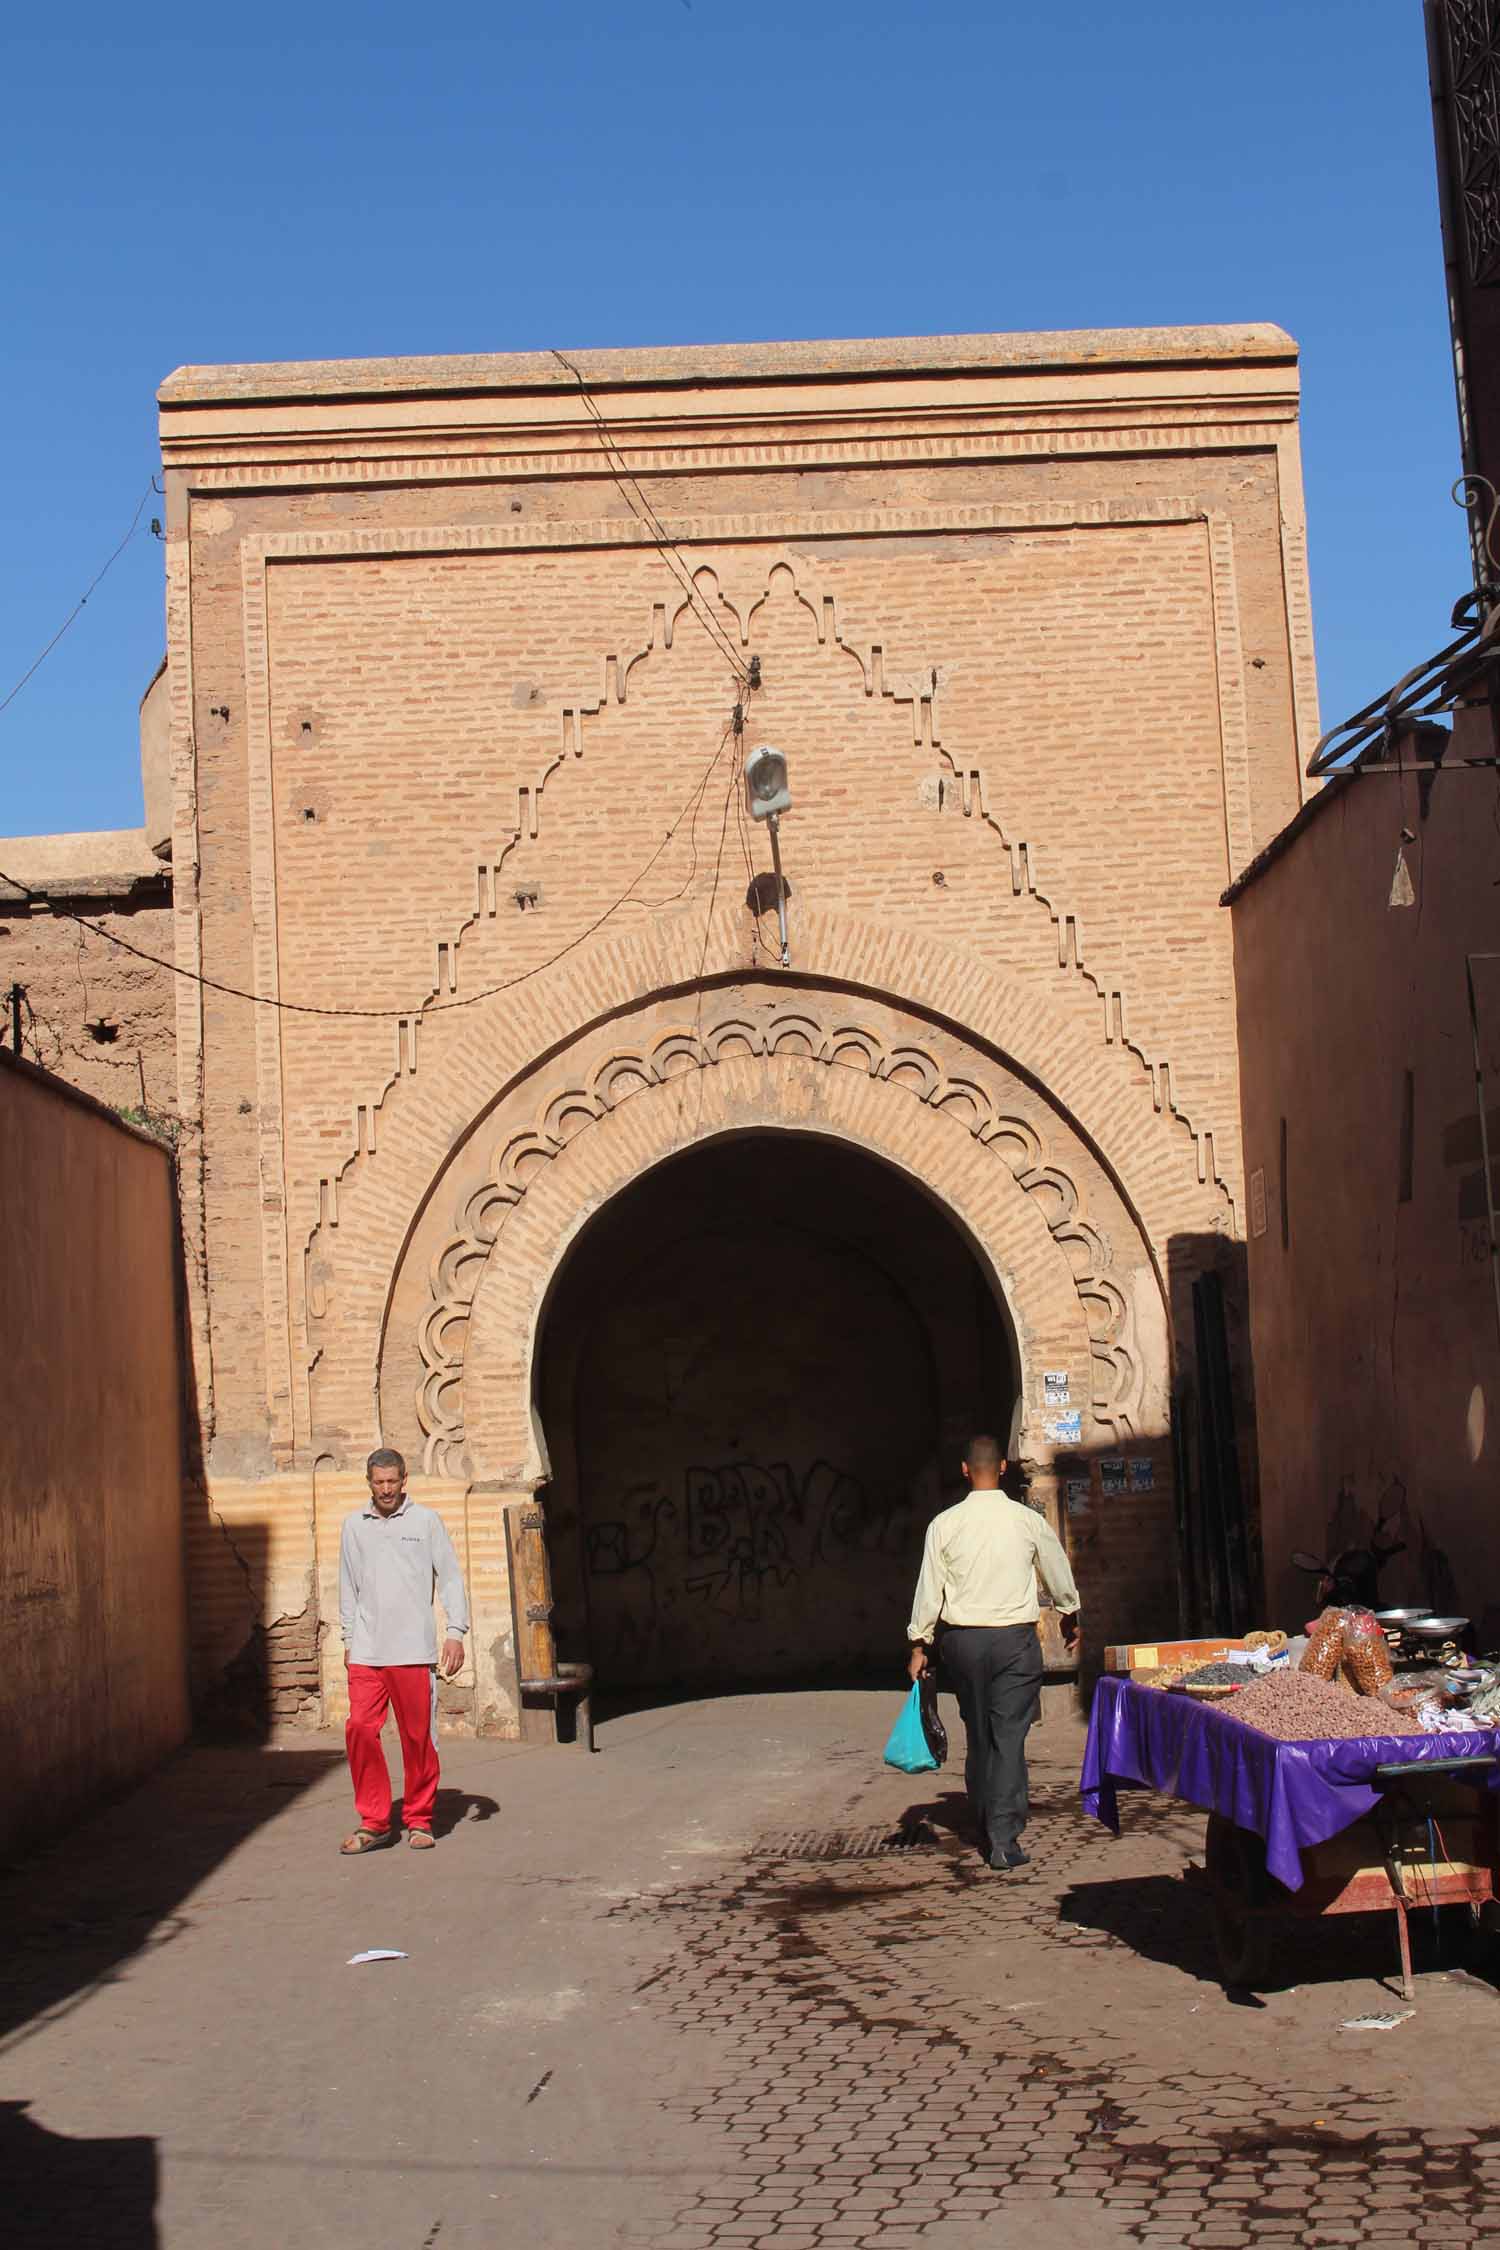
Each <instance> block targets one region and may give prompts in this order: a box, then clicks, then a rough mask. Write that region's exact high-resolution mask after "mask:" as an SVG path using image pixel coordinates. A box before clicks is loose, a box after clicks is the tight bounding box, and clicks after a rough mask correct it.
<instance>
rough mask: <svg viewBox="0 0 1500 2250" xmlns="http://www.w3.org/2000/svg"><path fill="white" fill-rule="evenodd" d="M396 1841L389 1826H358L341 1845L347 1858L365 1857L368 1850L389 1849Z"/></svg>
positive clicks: (340, 1847)
mask: <svg viewBox="0 0 1500 2250" xmlns="http://www.w3.org/2000/svg"><path fill="white" fill-rule="evenodd" d="M395 1841H396V1839H395V1837H394V1836H393V1835H392V1833H391V1831H390V1829H389V1828H356V1829H355V1831H354V1834H353V1835H352V1836H346V1837H345V1838H344V1841H343V1842H342V1843H341V1844H340V1846H339V1851H340V1853H341V1855H342V1856H343V1858H345V1859H363V1857H364V1855H365V1853H366V1852H383V1851H388V1850H389V1849H390V1847H391V1845H392V1844H394V1842H395Z"/></svg>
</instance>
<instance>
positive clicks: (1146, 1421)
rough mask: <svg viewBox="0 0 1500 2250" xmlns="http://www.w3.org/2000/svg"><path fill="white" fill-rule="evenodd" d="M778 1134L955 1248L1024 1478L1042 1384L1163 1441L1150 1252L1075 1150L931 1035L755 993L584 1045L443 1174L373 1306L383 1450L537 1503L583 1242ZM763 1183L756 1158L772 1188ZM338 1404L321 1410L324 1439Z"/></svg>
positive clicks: (1040, 1454) (676, 1006) (657, 1015)
mask: <svg viewBox="0 0 1500 2250" xmlns="http://www.w3.org/2000/svg"><path fill="white" fill-rule="evenodd" d="M783 1131H785V1132H792V1133H802V1134H818V1135H822V1136H826V1137H831V1138H834V1139H837V1140H842V1141H845V1142H847V1143H849V1144H851V1145H853V1146H856V1147H858V1148H860V1149H862V1150H864V1151H865V1152H867V1153H870V1154H873V1155H874V1156H876V1157H877V1158H879V1159H881V1160H882V1161H884V1162H887V1163H889V1164H892V1165H894V1166H895V1167H896V1168H898V1169H899V1170H901V1171H903V1172H904V1173H906V1174H908V1175H909V1176H910V1177H912V1178H914V1179H915V1180H917V1181H918V1182H919V1183H920V1184H921V1185H922V1186H923V1187H924V1189H925V1190H926V1192H927V1193H928V1194H930V1195H932V1196H933V1197H934V1198H935V1199H936V1200H937V1201H938V1202H939V1203H940V1204H941V1205H942V1207H943V1208H944V1209H945V1211H946V1212H947V1214H948V1216H949V1217H950V1219H951V1220H952V1221H953V1223H954V1224H955V1226H956V1227H957V1228H958V1230H959V1231H960V1232H961V1233H962V1234H963V1235H964V1236H965V1237H966V1238H967V1240H968V1241H969V1243H970V1246H971V1247H972V1248H973V1249H974V1251H975V1253H976V1255H977V1256H978V1258H979V1260H980V1263H981V1266H982V1267H983V1268H984V1269H985V1270H986V1272H987V1274H988V1276H989V1279H990V1282H991V1286H992V1287H993V1288H994V1290H995V1293H996V1296H997V1298H998V1299H999V1300H1000V1302H1001V1303H1002V1304H1003V1305H1004V1307H1005V1309H1006V1311H1007V1313H1008V1315H1009V1318H1010V1322H1011V1326H1012V1328H1013V1331H1014V1333H1015V1337H1016V1342H1017V1349H1018V1355H1019V1359H1020V1363H1021V1374H1022V1389H1023V1399H1024V1402H1025V1406H1024V1411H1025V1423H1024V1428H1023V1438H1022V1452H1023V1455H1024V1456H1025V1457H1026V1458H1027V1459H1029V1460H1031V1461H1033V1462H1036V1463H1038V1464H1045V1463H1046V1462H1047V1461H1048V1460H1050V1456H1051V1450H1052V1449H1051V1445H1050V1443H1049V1441H1048V1438H1047V1433H1046V1430H1045V1427H1044V1422H1043V1411H1042V1391H1043V1386H1042V1382H1041V1373H1040V1371H1041V1369H1042V1368H1043V1367H1046V1368H1053V1369H1056V1368H1066V1369H1067V1370H1068V1371H1069V1376H1070V1387H1071V1389H1072V1394H1073V1396H1074V1397H1075V1398H1078V1399H1079V1400H1081V1401H1087V1402H1088V1412H1089V1415H1090V1417H1091V1420H1092V1424H1093V1428H1092V1431H1091V1432H1090V1433H1088V1434H1089V1435H1091V1436H1092V1438H1093V1439H1094V1440H1095V1441H1098V1440H1101V1439H1102V1440H1104V1441H1105V1442H1109V1443H1119V1444H1123V1443H1125V1442H1126V1441H1127V1440H1130V1439H1132V1438H1135V1437H1139V1436H1142V1435H1148V1434H1155V1432H1156V1429H1157V1425H1158V1424H1160V1425H1161V1426H1162V1427H1164V1426H1165V1413H1166V1395H1167V1383H1168V1368H1167V1359H1168V1346H1167V1320H1166V1313H1165V1308H1164V1304H1163V1299H1162V1293H1161V1289H1160V1285H1159V1282H1158V1279H1157V1276H1156V1274H1155V1271H1154V1268H1153V1263H1152V1258H1151V1253H1150V1249H1149V1247H1148V1245H1147V1243H1146V1241H1145V1239H1144V1237H1143V1236H1142V1233H1141V1231H1140V1229H1139V1227H1138V1225H1137V1224H1136V1222H1135V1220H1134V1218H1133V1216H1132V1214H1131V1212H1130V1211H1129V1209H1128V1206H1127V1205H1126V1203H1125V1201H1124V1198H1123V1197H1122V1196H1121V1195H1120V1193H1119V1191H1118V1189H1117V1187H1116V1186H1115V1184H1114V1182H1113V1181H1112V1179H1111V1178H1110V1176H1109V1173H1108V1171H1107V1168H1106V1167H1105V1166H1104V1165H1103V1164H1102V1163H1101V1162H1100V1160H1099V1159H1098V1157H1097V1155H1095V1154H1094V1152H1092V1151H1091V1150H1090V1149H1089V1148H1088V1146H1087V1144H1086V1142H1085V1141H1084V1140H1083V1138H1082V1137H1081V1136H1080V1135H1079V1134H1078V1133H1077V1131H1076V1129H1073V1128H1071V1127H1070V1126H1069V1125H1068V1124H1067V1123H1066V1121H1064V1120H1062V1119H1061V1118H1059V1116H1058V1114H1057V1112H1056V1110H1055V1108H1054V1107H1053V1105H1052V1104H1051V1103H1050V1102H1049V1101H1048V1100H1047V1098H1046V1097H1045V1095H1043V1094H1042V1093H1041V1092H1040V1091H1039V1090H1038V1089H1037V1088H1035V1087H1032V1086H1030V1085H1028V1084H1027V1083H1026V1082H1025V1080H1024V1079H1023V1078H1021V1077H1020V1076H1018V1075H1017V1074H1015V1073H1013V1072H1011V1071H1009V1070H1007V1069H1006V1068H1005V1067H1004V1066H1003V1065H1000V1064H997V1063H996V1061H995V1060H994V1059H993V1058H992V1057H988V1056H985V1055H982V1054H979V1053H977V1052H976V1051H975V1050H974V1049H973V1048H972V1047H971V1046H970V1045H969V1044H968V1043H967V1042H965V1041H964V1040H962V1039H961V1038H959V1037H957V1036H956V1035H955V1034H954V1033H953V1032H952V1031H950V1030H945V1029H943V1028H941V1027H938V1026H936V1025H934V1024H931V1023H924V1022H922V1021H921V1020H920V1019H918V1018H916V1017H914V1016H912V1015H910V1014H909V1013H907V1012H905V1011H902V1010H900V1009H898V1008H893V1007H890V1006H887V1005H882V1004H881V1003H880V1002H878V1001H875V1000H872V999H871V998H869V997H868V996H866V997H864V998H863V1000H857V999H855V998H853V997H852V996H851V995H849V994H847V993H844V992H839V991H831V990H827V989H824V990H809V989H807V988H802V989H797V988H795V987H792V988H789V987H788V986H787V985H786V984H785V983H783V982H781V981H780V980H772V979H769V978H767V979H765V980H763V981H761V982H759V984H757V982H756V980H753V979H747V980H745V982H744V983H742V984H736V985H732V986H727V987H725V988H723V989H720V990H716V991H713V992H710V993H708V994H706V995H705V996H704V998H703V1002H702V1005H701V1007H695V1005H694V1002H693V999H692V997H691V996H681V995H679V996H674V997H673V998H672V999H670V1000H665V1001H663V1000H658V1001H656V1002H653V1003H650V1004H648V1005H647V1006H645V1007H643V1008H642V1009H641V1010H639V1011H638V1013H637V1014H636V1015H634V1016H633V1017H631V1018H629V1019H628V1020H626V1021H625V1022H619V1021H616V1022H613V1023H610V1024H606V1025H602V1026H599V1027H596V1028H595V1029H594V1030H593V1031H592V1032H590V1033H589V1034H587V1035H586V1036H584V1037H583V1038H581V1039H580V1040H578V1041H577V1042H575V1043H573V1044H572V1045H571V1046H570V1047H569V1048H567V1049H566V1050H565V1051H564V1052H563V1053H561V1054H559V1055H557V1056H555V1057H554V1058H553V1059H552V1060H551V1061H550V1062H549V1063H548V1064H547V1065H546V1066H545V1067H544V1068H542V1069H540V1070H538V1071H537V1072H535V1073H534V1074H531V1075H529V1076H528V1078H527V1079H526V1080H525V1081H524V1082H523V1083H522V1084H521V1085H519V1086H517V1087H516V1088H515V1089H513V1091H512V1093H511V1094H510V1096H509V1097H508V1098H507V1099H506V1100H505V1101H504V1102H502V1103H501V1104H500V1105H499V1106H498V1108H497V1109H495V1110H494V1111H492V1112H491V1113H490V1114H489V1115H488V1116H487V1117H486V1119H485V1120H484V1123H483V1126H482V1129H480V1130H478V1131H476V1133H475V1134H473V1135H472V1136H470V1137H469V1139H468V1141H467V1142H466V1144H465V1145H464V1146H463V1147H462V1148H461V1149H460V1150H458V1151H456V1152H455V1153H454V1155H453V1157H452V1158H451V1160H450V1163H449V1165H448V1166H447V1167H446V1168H445V1176H444V1177H443V1179H442V1180H441V1181H440V1182H439V1183H438V1184H437V1186H436V1188H435V1191H434V1193H433V1194H432V1195H431V1196H430V1197H429V1198H428V1200H427V1208H426V1210H425V1212H424V1214H423V1216H422V1219H421V1221H420V1223H419V1224H418V1225H417V1226H416V1227H415V1228H414V1229H413V1231H412V1233H411V1235H410V1237H409V1239H408V1241H407V1243H406V1245H405V1248H404V1251H403V1254H402V1257H401V1261H400V1268H399V1270H398V1273H397V1275H396V1278H395V1282H394V1285H393V1287H392V1290H391V1294H390V1300H389V1304H388V1308H387V1316H386V1320H385V1324H384V1336H383V1342H382V1348H381V1377H380V1394H379V1420H380V1428H381V1435H382V1437H383V1438H384V1439H386V1440H387V1441H389V1442H396V1443H401V1444H404V1445H406V1446H407V1447H409V1448H411V1449H413V1450H415V1449H416V1448H417V1447H420V1450H421V1454H422V1459H423V1465H424V1468H425V1469H426V1470H427V1471H428V1472H429V1473H436V1474H442V1475H448V1476H472V1477H475V1478H478V1479H479V1480H481V1481H484V1482H487V1483H496V1484H498V1485H500V1486H503V1487H504V1488H507V1489H513V1490H528V1489H533V1488H534V1487H535V1486H536V1485H537V1484H538V1483H540V1482H542V1481H545V1478H546V1476H547V1473H548V1469H547V1449H546V1441H545V1435H544V1433H543V1432H541V1430H540V1429H539V1428H538V1426H537V1423H536V1419H535V1413H534V1408H533V1392H534V1378H535V1369H536V1354H537V1350H538V1348H539V1339H540V1337H541V1334H542V1332H543V1328H544V1321H545V1304H546V1300H547V1297H548V1294H549V1292H550V1290H551V1287H552V1285H553V1282H554V1281H555V1279H556V1276H557V1274H558V1272H559V1270H560V1268H561V1265H562V1263H563V1261H564V1259H565V1257H566V1255H567V1252H568V1250H569V1248H570V1247H571V1245H572V1243H573V1242H574V1241H575V1239H576V1238H577V1236H578V1234H579V1233H580V1232H581V1231H582V1229H583V1228H584V1227H585V1226H586V1225H587V1224H588V1222H589V1220H590V1219H591V1218H592V1217H593V1216H594V1215H595V1214H596V1213H597V1212H598V1211H599V1210H600V1209H601V1208H602V1207H603V1205H604V1204H605V1203H607V1202H608V1201H609V1200H610V1199H611V1198H612V1197H613V1196H614V1195H616V1194H618V1193H620V1192H621V1191H622V1190H624V1189H626V1188H628V1187H629V1186H630V1185H631V1184H632V1183H633V1182H634V1181H635V1180H637V1179H639V1178H640V1177H641V1176H642V1174H643V1173H645V1172H646V1171H648V1170H650V1169H651V1168H652V1167H653V1166H655V1165H657V1164H659V1163H662V1162H665V1161H667V1160H669V1159H670V1158H671V1157H673V1156H674V1155H678V1154H681V1153H682V1152H683V1151H684V1150H685V1149H688V1148H692V1147H697V1146H700V1145H702V1144H703V1143H704V1142H706V1141H709V1140H713V1139H716V1138H719V1137H721V1136H723V1135H725V1134H731V1133H746V1132H768V1133H776V1132H783ZM774 1168H775V1153H774V1149H770V1150H768V1154H767V1173H768V1181H769V1180H771V1179H773V1178H774ZM320 1387H321V1386H320ZM333 1403H334V1402H333V1400H332V1398H328V1399H326V1400H325V1399H324V1398H322V1397H320V1398H319V1400H318V1401H317V1408H318V1419H319V1420H320V1422H321V1421H323V1420H324V1417H325V1414H326V1412H327V1411H328V1409H329V1408H331V1407H332V1406H333Z"/></svg>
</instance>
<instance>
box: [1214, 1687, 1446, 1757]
mask: <svg viewBox="0 0 1500 2250" xmlns="http://www.w3.org/2000/svg"><path fill="white" fill-rule="evenodd" d="M1223 1708H1224V1710H1225V1711H1226V1712H1227V1713H1228V1715H1229V1717H1230V1718H1232V1719H1243V1720H1244V1722H1245V1724H1246V1726H1251V1727H1255V1728H1256V1729H1257V1730H1258V1732H1260V1733H1261V1734H1269V1735H1271V1736H1272V1737H1273V1738H1274V1740H1276V1741H1277V1742H1326V1741H1341V1742H1353V1741H1357V1740H1358V1739H1359V1738H1360V1737H1361V1736H1363V1735H1375V1736H1380V1735H1388V1734H1420V1733H1421V1732H1422V1729H1421V1726H1420V1725H1419V1723H1418V1722H1417V1720H1416V1719H1414V1718H1413V1717H1412V1716H1411V1714H1410V1712H1407V1711H1393V1710H1392V1709H1391V1707H1390V1705H1389V1704H1387V1703H1381V1702H1374V1703H1372V1702H1370V1701H1368V1700H1367V1699H1366V1698H1365V1697H1364V1696H1360V1695H1351V1694H1350V1693H1349V1690H1348V1689H1347V1688H1341V1687H1335V1686H1334V1684H1333V1682H1332V1681H1331V1680H1323V1679H1319V1678H1318V1676H1317V1674H1316V1673H1315V1672H1292V1671H1281V1672H1267V1673H1266V1674H1265V1675H1264V1677H1263V1678H1261V1679H1258V1680H1256V1681H1255V1682H1254V1684H1253V1685H1252V1686H1250V1687H1247V1688H1245V1689H1244V1690H1243V1692H1242V1693H1241V1694H1239V1695H1236V1696H1231V1697H1230V1699H1229V1701H1228V1702H1227V1703H1225V1705H1224V1706H1223Z"/></svg>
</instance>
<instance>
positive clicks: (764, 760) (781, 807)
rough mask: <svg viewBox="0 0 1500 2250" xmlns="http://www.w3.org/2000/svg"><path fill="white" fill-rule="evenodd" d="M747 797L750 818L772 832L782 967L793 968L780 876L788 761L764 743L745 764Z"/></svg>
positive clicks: (788, 799) (787, 807)
mask: <svg viewBox="0 0 1500 2250" xmlns="http://www.w3.org/2000/svg"><path fill="white" fill-rule="evenodd" d="M745 796H746V799H747V800H748V802H749V806H750V818H751V819H752V820H763V821H764V822H765V823H766V826H767V827H768V828H769V829H770V831H771V866H772V868H773V869H774V871H775V877H776V926H777V928H778V929H779V930H780V932H781V966H782V967H783V968H784V969H789V968H790V967H791V965H792V952H791V946H790V943H789V941H788V938H787V930H786V882H785V879H784V878H783V876H782V872H781V816H782V814H783V813H784V812H790V811H791V807H792V796H791V791H790V790H789V789H788V787H787V779H786V760H785V758H784V757H783V756H782V755H781V752H780V751H779V750H773V749H772V748H771V746H770V744H769V743H767V742H763V743H762V744H761V745H760V747H759V749H757V750H752V751H751V752H750V755H749V756H748V757H747V758H746V760H745Z"/></svg>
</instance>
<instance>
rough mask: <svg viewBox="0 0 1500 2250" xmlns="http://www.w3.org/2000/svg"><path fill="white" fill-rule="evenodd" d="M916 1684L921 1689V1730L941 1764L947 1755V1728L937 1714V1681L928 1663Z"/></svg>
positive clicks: (929, 1747) (928, 1745)
mask: <svg viewBox="0 0 1500 2250" xmlns="http://www.w3.org/2000/svg"><path fill="white" fill-rule="evenodd" d="M917 1685H918V1687H919V1688H920V1689H921V1691H922V1703H921V1710H922V1732H923V1734H924V1735H925V1736H926V1737H927V1747H928V1749H929V1750H930V1751H931V1752H932V1754H933V1756H934V1758H936V1760H937V1762H938V1764H939V1765H942V1764H943V1762H944V1760H945V1759H946V1758H947V1755H948V1729H947V1728H946V1727H945V1726H944V1724H943V1722H942V1720H941V1719H940V1718H939V1716H938V1691H937V1681H936V1680H935V1679H934V1678H933V1676H932V1666H931V1665H930V1664H929V1665H928V1667H927V1670H926V1671H925V1672H924V1673H923V1674H922V1676H921V1678H920V1679H919V1680H918V1682H917Z"/></svg>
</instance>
